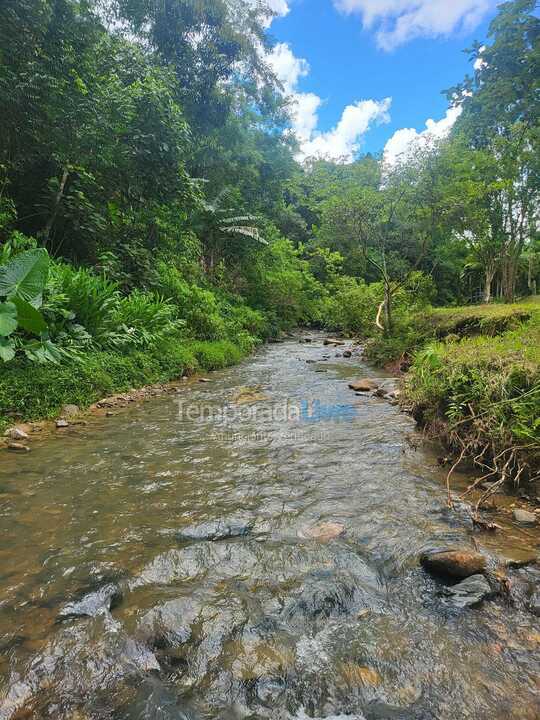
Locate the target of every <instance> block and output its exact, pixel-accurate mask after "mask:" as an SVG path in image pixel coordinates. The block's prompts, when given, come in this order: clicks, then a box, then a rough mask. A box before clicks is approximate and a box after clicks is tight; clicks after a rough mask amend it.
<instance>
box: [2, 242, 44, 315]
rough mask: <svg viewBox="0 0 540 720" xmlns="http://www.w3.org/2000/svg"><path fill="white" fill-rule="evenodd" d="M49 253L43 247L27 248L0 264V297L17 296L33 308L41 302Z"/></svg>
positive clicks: (10, 297) (11, 297)
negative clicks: (25, 250)
mask: <svg viewBox="0 0 540 720" xmlns="http://www.w3.org/2000/svg"><path fill="white" fill-rule="evenodd" d="M48 271H49V255H48V253H47V251H46V250H45V249H43V248H37V249H36V250H28V251H27V252H22V253H20V254H19V255H15V257H14V258H13V259H12V260H10V261H9V262H7V263H6V264H5V265H2V266H0V297H1V296H4V297H7V298H9V299H10V300H11V299H13V298H15V297H19V298H22V299H23V300H26V301H27V302H29V303H30V305H33V306H34V307H35V308H38V307H40V306H41V304H42V302H43V288H44V287H45V283H46V282H47V275H48Z"/></svg>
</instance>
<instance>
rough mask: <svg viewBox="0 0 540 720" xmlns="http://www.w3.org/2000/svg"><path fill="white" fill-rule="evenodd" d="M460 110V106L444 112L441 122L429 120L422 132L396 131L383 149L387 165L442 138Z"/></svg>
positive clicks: (450, 127) (448, 130)
mask: <svg viewBox="0 0 540 720" xmlns="http://www.w3.org/2000/svg"><path fill="white" fill-rule="evenodd" d="M461 111H462V108H461V107H460V106H456V107H451V108H449V109H448V110H447V111H446V115H445V116H444V117H443V118H442V119H441V120H432V119H429V120H427V122H426V127H425V129H424V130H422V132H418V131H417V130H415V129H414V128H402V129H401V130H397V131H396V132H395V133H394V134H393V135H392V137H391V138H390V140H388V142H387V143H386V146H385V148H384V160H385V162H387V163H388V164H389V165H393V164H395V163H396V162H397V161H398V160H399V159H400V158H403V156H405V157H406V156H407V153H409V152H411V151H412V150H414V149H415V148H417V147H419V146H422V145H427V144H429V143H430V142H432V141H433V140H436V139H440V138H444V137H446V136H447V135H448V133H449V132H450V130H451V129H452V127H453V125H454V123H455V122H456V120H457V119H458V117H459V116H460V115H461Z"/></svg>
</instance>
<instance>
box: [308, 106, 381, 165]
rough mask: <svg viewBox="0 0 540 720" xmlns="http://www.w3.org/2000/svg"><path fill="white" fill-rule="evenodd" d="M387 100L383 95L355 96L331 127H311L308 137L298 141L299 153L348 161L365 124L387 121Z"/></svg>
mask: <svg viewBox="0 0 540 720" xmlns="http://www.w3.org/2000/svg"><path fill="white" fill-rule="evenodd" d="M391 104H392V99H391V98H385V99H384V100H379V101H378V100H359V101H358V102H356V103H354V104H353V105H347V107H346V108H345V110H344V111H343V114H342V116H341V120H340V121H339V122H338V124H337V125H336V127H335V128H334V129H333V130H330V131H328V132H316V131H315V132H313V133H312V136H311V138H310V139H309V140H306V141H304V142H302V143H301V156H302V157H303V158H306V157H313V156H315V157H322V158H327V159H330V160H340V161H342V162H352V161H353V160H354V156H355V155H356V153H357V152H358V150H359V148H360V146H361V142H362V137H363V136H364V135H365V134H366V132H367V131H368V130H369V128H370V127H371V126H372V125H373V124H380V123H387V122H390V115H389V110H390V105H391Z"/></svg>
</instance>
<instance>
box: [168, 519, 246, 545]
mask: <svg viewBox="0 0 540 720" xmlns="http://www.w3.org/2000/svg"><path fill="white" fill-rule="evenodd" d="M253 525H254V521H253V520H252V519H246V518H242V517H238V518H235V517H231V518H221V519H219V520H210V521H208V522H205V523H201V524H200V525H189V526H188V527H186V528H183V529H182V530H180V531H179V532H178V533H177V534H176V537H177V538H178V539H179V540H226V539H228V538H233V537H242V536H244V535H249V534H250V532H251V531H252V529H253Z"/></svg>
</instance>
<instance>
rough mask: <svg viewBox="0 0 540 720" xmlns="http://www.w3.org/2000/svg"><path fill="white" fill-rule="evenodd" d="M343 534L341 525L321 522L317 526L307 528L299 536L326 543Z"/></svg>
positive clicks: (343, 526)
mask: <svg viewBox="0 0 540 720" xmlns="http://www.w3.org/2000/svg"><path fill="white" fill-rule="evenodd" d="M344 532H345V525H342V524H341V523H333V522H322V523H318V524H317V525H312V526H311V527H309V528H305V529H304V530H302V532H301V534H302V536H303V537H306V538H312V539H313V540H320V541H321V542H328V541H329V540H333V539H334V538H337V537H339V536H340V535H343V533H344Z"/></svg>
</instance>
